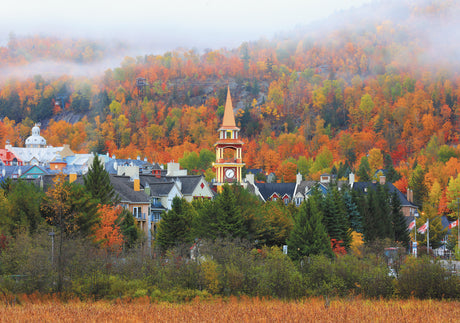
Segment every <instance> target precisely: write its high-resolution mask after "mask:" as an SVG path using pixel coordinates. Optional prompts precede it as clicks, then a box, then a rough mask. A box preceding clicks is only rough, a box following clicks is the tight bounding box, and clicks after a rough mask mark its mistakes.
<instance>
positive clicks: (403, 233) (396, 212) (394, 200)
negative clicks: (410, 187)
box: [391, 190, 410, 246]
mask: <svg viewBox="0 0 460 323" xmlns="http://www.w3.org/2000/svg"><path fill="white" fill-rule="evenodd" d="M391 213H392V217H393V231H394V237H395V241H399V242H402V243H403V245H404V246H408V245H409V242H410V235H409V230H408V228H407V223H406V218H405V216H404V214H403V213H402V211H401V201H400V200H399V197H398V193H397V192H396V190H395V191H393V193H392V194H391Z"/></svg>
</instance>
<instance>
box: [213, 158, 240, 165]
mask: <svg viewBox="0 0 460 323" xmlns="http://www.w3.org/2000/svg"><path fill="white" fill-rule="evenodd" d="M241 162H242V160H241V158H220V159H217V160H216V163H217V164H241Z"/></svg>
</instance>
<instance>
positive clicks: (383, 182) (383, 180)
mask: <svg viewBox="0 0 460 323" xmlns="http://www.w3.org/2000/svg"><path fill="white" fill-rule="evenodd" d="M385 181H386V177H385V175H381V176H380V185H385Z"/></svg>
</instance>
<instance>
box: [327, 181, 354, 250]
mask: <svg viewBox="0 0 460 323" xmlns="http://www.w3.org/2000/svg"><path fill="white" fill-rule="evenodd" d="M322 201H323V202H322V205H321V207H322V213H323V223H324V225H325V226H326V230H327V233H328V235H329V238H330V239H336V240H337V241H342V246H343V247H345V248H348V247H349V246H350V243H351V232H350V230H349V229H350V225H349V221H348V216H347V211H346V207H345V203H344V201H343V199H342V196H341V195H340V193H339V191H338V189H337V187H333V188H332V189H331V190H330V191H329V192H328V194H327V195H326V196H325V198H324V199H323V200H322Z"/></svg>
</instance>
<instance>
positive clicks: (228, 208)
mask: <svg viewBox="0 0 460 323" xmlns="http://www.w3.org/2000/svg"><path fill="white" fill-rule="evenodd" d="M215 202H216V211H217V231H218V235H219V236H220V237H234V238H237V237H238V238H246V237H247V235H248V230H247V228H246V225H245V224H246V223H245V219H244V217H243V215H242V214H241V210H240V207H239V205H237V200H236V196H235V194H234V192H233V190H232V188H231V187H230V185H228V184H224V185H223V187H222V193H221V194H220V195H219V196H218V197H217V199H216V201H215Z"/></svg>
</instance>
